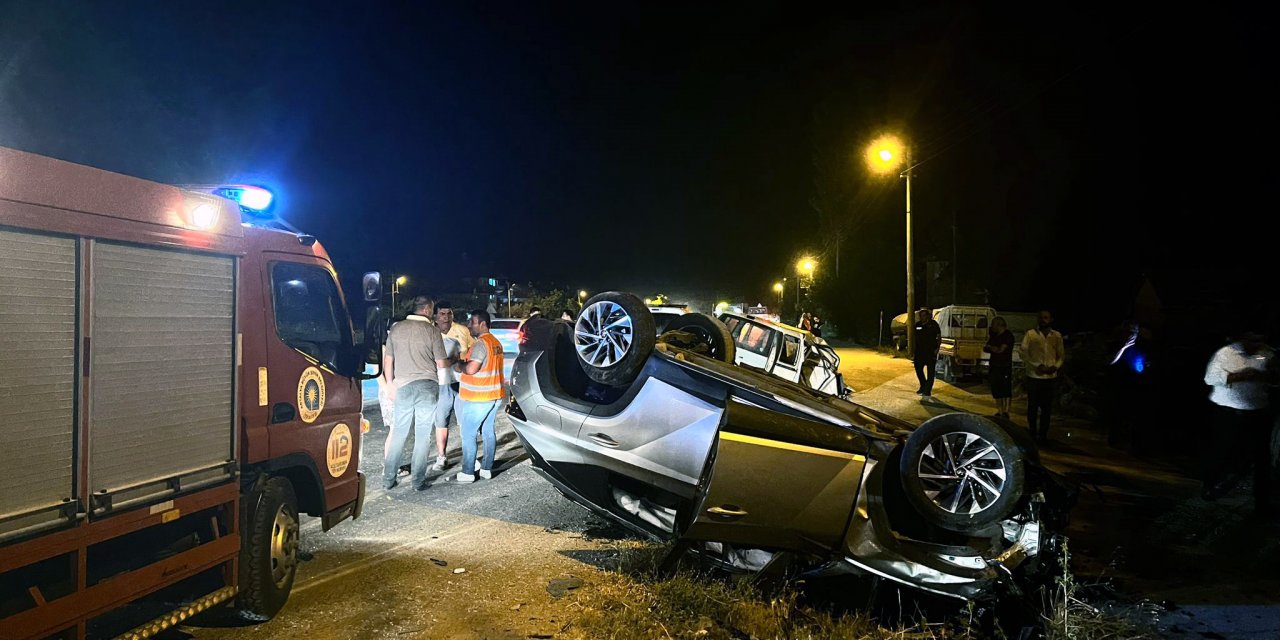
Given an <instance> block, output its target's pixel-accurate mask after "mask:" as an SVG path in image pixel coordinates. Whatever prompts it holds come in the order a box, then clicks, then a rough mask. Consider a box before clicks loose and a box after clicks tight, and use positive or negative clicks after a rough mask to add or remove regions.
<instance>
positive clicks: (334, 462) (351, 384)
mask: <svg viewBox="0 0 1280 640" xmlns="http://www.w3.org/2000/svg"><path fill="white" fill-rule="evenodd" d="M262 278H263V284H264V295H265V296H266V300H265V301H264V302H265V304H264V308H263V313H264V316H265V317H264V320H265V323H266V326H267V327H268V336H267V340H266V356H267V359H266V362H265V363H264V364H265V365H266V366H263V367H261V368H260V369H259V375H258V384H259V385H260V391H259V403H260V404H262V405H263V406H267V407H269V409H268V415H267V421H268V425H267V433H268V434H269V441H270V456H271V457H272V458H275V459H282V458H285V457H291V458H293V459H297V460H303V459H305V460H308V461H310V460H311V457H312V456H313V455H315V454H316V453H318V452H322V451H323V452H326V458H327V460H326V461H327V462H328V468H319V469H316V474H317V477H318V479H319V480H320V481H321V482H322V484H323V486H324V492H325V496H324V499H325V504H327V505H328V506H330V507H333V506H338V505H342V504H346V503H348V502H350V501H352V500H355V499H356V493H357V489H358V484H357V483H358V478H357V475H356V472H357V465H356V464H351V462H352V461H354V460H357V459H358V456H357V455H356V453H355V452H358V451H359V450H360V409H361V389H360V383H359V382H358V381H356V380H354V379H353V378H351V377H348V376H349V375H350V373H351V372H349V371H345V370H346V369H347V368H349V367H350V366H351V364H350V363H349V362H347V360H349V358H350V356H351V354H352V353H353V349H352V347H353V344H354V336H353V335H352V327H351V320H350V316H349V315H348V314H347V310H346V304H345V302H344V301H343V298H342V291H341V289H340V288H339V287H338V282H337V278H336V275H335V273H334V271H333V268H332V267H331V266H330V265H329V264H328V263H327V262H325V261H323V260H320V259H318V258H314V257H309V256H301V255H292V254H279V255H268V256H267V261H266V268H265V269H264V270H263V273H262ZM272 333H273V334H274V335H270V334H272ZM340 371H343V372H345V375H344V374H340V373H339V372H340ZM333 446H336V447H337V449H335V450H332V451H331V447H333Z"/></svg>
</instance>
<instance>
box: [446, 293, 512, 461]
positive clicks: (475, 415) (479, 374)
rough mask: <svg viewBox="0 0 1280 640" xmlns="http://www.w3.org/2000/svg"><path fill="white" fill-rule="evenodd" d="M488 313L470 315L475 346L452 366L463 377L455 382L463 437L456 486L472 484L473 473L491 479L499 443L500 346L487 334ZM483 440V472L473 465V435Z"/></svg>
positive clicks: (474, 438) (481, 310)
mask: <svg viewBox="0 0 1280 640" xmlns="http://www.w3.org/2000/svg"><path fill="white" fill-rule="evenodd" d="M490 320H491V318H490V316H489V312H487V311H484V310H483V309H476V310H475V311H472V312H471V319H469V320H468V321H467V328H468V329H470V330H471V335H473V336H475V338H476V342H475V344H473V345H472V346H471V351H470V353H468V354H467V357H466V359H464V360H462V361H461V362H459V363H458V364H456V365H454V368H455V369H457V371H458V372H459V373H461V374H462V376H461V379H460V380H459V381H458V382H459V385H458V407H457V409H456V413H457V415H458V424H459V426H461V427H462V428H461V432H462V433H461V435H462V469H461V470H460V471H459V472H458V475H457V478H456V480H457V481H458V482H475V480H476V476H475V474H474V473H473V471H479V472H480V477H481V478H486V479H487V478H491V477H493V457H494V454H495V449H497V446H498V439H497V437H496V436H495V435H494V432H493V424H494V421H495V420H497V418H498V404H499V403H500V402H501V401H502V343H501V342H498V339H497V338H495V337H493V334H491V333H489V322H490ZM477 431H479V432H480V434H481V436H482V437H483V438H484V462H483V463H482V465H484V466H483V468H479V469H477V467H478V466H480V465H477V464H476V432H477Z"/></svg>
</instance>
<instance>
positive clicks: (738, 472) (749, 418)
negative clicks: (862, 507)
mask: <svg viewBox="0 0 1280 640" xmlns="http://www.w3.org/2000/svg"><path fill="white" fill-rule="evenodd" d="M866 452H867V440H866V438H865V437H864V436H862V435H861V434H859V433H858V432H856V431H854V430H851V429H848V428H846V427H841V426H838V425H833V424H830V423H827V422H822V421H819V420H817V419H808V418H801V417H797V416H795V415H792V414H790V413H782V412H778V411H771V410H768V409H765V408H763V407H761V406H759V405H757V404H755V403H753V402H751V401H749V400H744V399H740V398H738V397H731V398H730V400H729V402H728V403H727V407H726V409H725V419H724V422H723V423H722V425H721V428H720V431H719V434H718V437H717V438H716V442H715V443H714V453H713V456H712V457H711V458H709V462H708V464H709V465H710V468H709V470H708V471H707V472H706V473H705V474H704V480H703V482H702V484H701V485H700V486H699V498H698V501H697V502H696V511H695V513H694V515H693V519H692V524H691V525H690V526H689V528H688V529H686V531H685V532H684V536H683V537H684V538H686V539H689V540H703V541H716V542H724V543H728V544H733V545H738V546H745V547H766V548H777V549H791V550H798V551H808V552H814V553H822V552H825V551H829V550H830V549H833V548H835V547H836V546H837V545H838V544H839V542H840V539H841V537H842V536H843V534H844V529H845V525H846V524H847V523H848V521H849V514H850V512H851V510H852V509H853V505H854V503H855V501H856V498H857V494H858V487H859V484H860V481H861V477H862V470H863V467H864V466H865V464H866Z"/></svg>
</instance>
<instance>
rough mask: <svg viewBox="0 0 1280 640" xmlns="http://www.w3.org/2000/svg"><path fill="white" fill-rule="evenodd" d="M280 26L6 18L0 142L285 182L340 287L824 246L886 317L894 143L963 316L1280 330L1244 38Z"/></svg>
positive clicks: (166, 17)
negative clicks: (973, 305)
mask: <svg viewBox="0 0 1280 640" xmlns="http://www.w3.org/2000/svg"><path fill="white" fill-rule="evenodd" d="M266 4H268V3H258V2H254V3H239V4H237V3H164V2H112V3H89V2H83V3H70V2H12V3H0V145H4V146H10V147H15V148H19V149H23V150H27V151H33V152H36V153H41V154H45V155H49V156H53V157H57V158H62V159H65V160H70V161H74V162H80V163H84V164H88V165H92V166H97V167H102V168H105V169H110V170H113V171H118V172H121V173H126V174H132V175H137V176H140V177H145V178H149V179H154V180H158V181H162V182H168V183H195V182H199V183H208V182H217V181H223V180H226V181H239V182H255V183H260V184H264V185H267V186H270V187H272V188H274V189H275V190H277V191H278V192H279V194H280V212H281V214H282V215H283V216H285V217H286V218H287V219H288V220H289V221H290V222H292V223H293V224H294V225H296V226H298V227H300V228H302V229H304V230H305V231H307V232H308V233H311V234H313V235H315V236H317V237H319V238H320V239H321V241H322V242H323V243H324V244H325V245H326V246H327V247H328V249H329V251H330V252H331V254H333V256H334V258H335V261H336V262H337V264H338V267H339V269H340V270H341V271H343V272H344V274H345V275H347V276H352V275H355V274H358V273H359V272H362V271H365V270H370V269H381V270H384V271H389V272H394V273H408V274H410V275H411V276H412V277H414V278H415V282H422V281H424V280H429V281H432V282H433V283H439V284H438V285H433V286H438V287H440V288H444V287H446V286H447V285H446V284H445V283H450V282H451V281H453V280H454V279H457V278H460V277H462V276H472V277H477V276H490V275H493V276H499V277H510V278H513V279H516V280H519V281H544V282H549V281H555V282H557V283H561V284H563V285H564V286H566V287H571V288H575V289H576V288H586V289H589V290H591V291H599V290H602V289H604V288H623V289H630V290H634V291H636V292H638V293H642V294H644V293H649V292H656V291H667V292H669V293H672V294H674V295H676V296H677V297H681V296H683V297H689V298H698V297H703V298H711V297H715V298H717V299H720V298H727V299H734V300H747V301H754V300H767V299H769V298H771V294H770V293H769V286H770V285H771V283H772V282H773V281H774V280H776V279H777V278H779V277H781V276H783V275H791V272H792V271H793V268H794V267H793V264H794V260H795V258H796V257H797V256H798V255H800V254H801V253H802V252H805V251H810V252H813V253H815V254H816V255H819V257H820V259H821V270H822V274H823V276H824V277H830V275H831V274H833V270H834V255H835V254H834V251H835V246H834V238H836V237H837V236H839V237H841V238H842V240H841V245H840V246H841V253H840V260H841V278H840V279H837V280H831V281H829V282H828V285H829V286H831V287H832V288H834V289H838V290H839V291H840V292H841V295H843V296H845V297H846V298H848V299H849V300H851V301H852V300H856V301H857V305H861V306H857V305H854V307H851V308H855V307H856V308H857V311H856V313H858V314H864V315H869V314H871V313H874V311H872V310H873V309H876V308H883V309H885V310H886V311H892V312H894V313H896V312H898V311H901V310H902V309H901V307H902V305H903V303H902V302H900V300H901V298H902V292H903V282H904V276H903V224H902V207H903V185H902V182H901V181H899V180H892V179H890V180H884V179H878V178H873V177H871V176H869V175H868V174H867V173H866V171H865V170H864V169H863V167H862V165H861V161H860V154H861V151H862V148H863V146H864V145H865V144H866V143H867V142H868V141H870V139H871V138H872V137H874V135H875V134H876V133H878V132H880V131H882V130H885V129H886V128H892V129H895V130H897V131H900V132H902V133H903V135H904V136H906V137H907V138H908V139H909V140H910V141H911V143H912V146H913V150H914V153H915V154H916V158H917V160H918V161H919V160H922V161H923V164H921V166H920V167H919V168H918V169H917V172H916V177H915V179H914V180H913V184H912V187H913V193H912V196H913V208H914V209H915V211H916V215H917V227H916V233H917V248H916V257H917V260H918V267H917V270H918V272H920V273H923V272H924V271H925V262H926V261H927V260H928V259H929V258H937V259H942V260H949V259H950V258H951V254H952V247H953V242H954V244H955V247H956V252H957V259H958V263H959V276H958V280H959V282H960V289H961V294H962V295H964V294H965V292H968V291H972V290H973V289H978V288H983V289H987V290H989V291H990V292H991V302H992V304H994V305H996V306H997V307H998V308H1008V309H1019V310H1034V309H1035V308H1037V307H1040V306H1050V307H1052V308H1055V309H1057V310H1058V315H1059V317H1060V318H1062V320H1063V322H1064V323H1066V324H1068V325H1074V326H1075V327H1077V328H1088V327H1093V326H1101V325H1105V324H1107V323H1110V322H1118V321H1119V320H1121V319H1122V318H1123V316H1124V315H1125V314H1126V313H1128V309H1127V306H1128V305H1130V304H1131V300H1132V296H1133V293H1134V291H1135V290H1136V287H1137V285H1138V283H1139V282H1140V281H1141V278H1142V276H1143V274H1147V275H1148V276H1151V277H1152V278H1154V279H1157V281H1158V290H1159V291H1160V293H1161V296H1162V298H1166V299H1167V300H1169V301H1171V302H1170V304H1172V301H1174V300H1179V299H1184V298H1185V299H1187V300H1190V302H1187V303H1186V304H1201V305H1203V304H1205V303H1204V302H1203V301H1204V300H1206V299H1210V298H1212V299H1214V300H1217V302H1215V303H1213V304H1222V305H1225V306H1224V307H1223V309H1224V312H1225V310H1226V309H1228V308H1229V309H1231V310H1232V311H1234V310H1236V309H1240V308H1244V307H1247V306H1249V305H1255V306H1256V304H1258V303H1259V301H1267V302H1266V304H1268V305H1271V306H1274V303H1271V302H1269V298H1270V297H1273V296H1274V289H1275V287H1274V285H1270V284H1267V283H1269V282H1270V281H1272V280H1274V272H1275V269H1274V268H1273V267H1271V265H1270V254H1271V253H1272V252H1273V251H1274V245H1275V235H1274V231H1275V229H1274V223H1273V222H1271V220H1272V219H1273V216H1272V214H1271V211H1270V210H1269V209H1268V207H1269V206H1270V203H1271V202H1272V201H1273V200H1274V197H1273V196H1272V195H1271V194H1270V192H1269V187H1270V186H1271V185H1272V184H1273V183H1274V180H1272V179H1271V178H1270V173H1272V170H1273V167H1274V161H1270V160H1269V156H1270V149H1269V147H1270V140H1271V139H1273V138H1274V136H1273V135H1271V134H1270V133H1268V132H1270V131H1273V129H1274V126H1273V125H1271V124H1270V120H1271V118H1272V117H1274V114H1273V113H1271V111H1272V110H1271V107H1270V106H1269V105H1268V104H1267V102H1266V101H1265V100H1264V98H1265V96H1267V95H1268V94H1269V93H1270V90H1269V88H1268V85H1269V84H1274V79H1273V78H1274V73H1272V72H1270V71H1269V70H1267V69H1264V67H1263V64H1264V63H1265V60H1266V59H1267V58H1268V56H1265V55H1263V51H1264V49H1263V47H1264V45H1265V44H1266V40H1265V38H1266V37H1267V36H1266V35H1265V31H1264V25H1262V24H1261V22H1259V21H1257V20H1251V18H1250V17H1249V16H1236V17H1233V16H1225V15H1217V14H1209V13H1205V12H1204V11H1203V10H1201V12H1200V13H1196V14H1187V15H1173V14H1168V15H1163V14H1153V13H1151V12H1142V13H1139V12H1137V11H1133V12H1131V13H1126V12H1127V11H1130V10H1128V9H1125V8H1123V7H1121V6H1120V5H1119V4H1115V5H1114V6H1110V7H1107V8H1106V9H1105V10H1090V9H1081V8H1078V7H1076V6H1075V5H1060V6H1061V8H1059V9H1045V8H1037V9H1035V10H1034V12H1032V11H1031V10H1029V9H1028V7H1030V6H1031V5H1025V4H1024V5H1019V6H1018V8H1017V9H1016V10H1013V11H1007V10H997V9H991V8H988V9H975V8H970V7H942V6H934V5H915V4H910V5H908V4H895V3H887V4H883V5H873V4H872V3H858V4H859V5H863V6H860V7H859V8H858V9H857V10H856V11H854V12H851V13H842V14H830V13H825V12H824V11H820V10H818V9H817V8H804V7H798V6H795V5H788V6H786V7H784V6H782V5H759V6H753V7H747V6H745V5H741V4H737V3H735V4H731V5H720V6H710V5H706V6H698V7H689V6H681V5H665V6H660V5H656V4H649V3H644V4H641V3H632V4H613V5H608V6H606V5H604V4H599V3H591V4H579V5H568V4H552V5H543V4H542V3H516V4H510V5H507V4H500V3H450V4H432V3H349V4H345V5H332V6H325V5H324V4H323V3H272V6H262V5H266ZM463 5H465V6H463ZM815 7H816V5H815ZM1068 7H1069V10H1068ZM817 209H822V210H823V211H824V213H823V214H822V215H820V214H819V213H818V211H817ZM953 220H954V222H955V229H954V235H953V228H952V223H953ZM1239 242H1243V243H1244V244H1245V245H1246V247H1245V248H1244V249H1243V250H1237V249H1236V248H1235V246H1234V244H1236V243H1239ZM1224 278H1225V280H1224ZM1224 283H1225V284H1224ZM926 286H927V285H926ZM1250 287H1252V289H1250ZM1206 291H1208V292H1210V293H1209V294H1206V293H1205V292H1206ZM1210 294H1211V295H1210ZM851 304H852V303H851ZM895 305H896V306H895Z"/></svg>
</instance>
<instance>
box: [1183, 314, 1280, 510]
mask: <svg viewBox="0 0 1280 640" xmlns="http://www.w3.org/2000/svg"><path fill="white" fill-rule="evenodd" d="M1274 360H1275V353H1274V352H1273V351H1272V350H1271V347H1268V346H1267V344H1266V342H1265V338H1264V337H1263V336H1262V335H1261V334H1258V333H1254V332H1245V333H1243V334H1241V335H1240V339H1239V340H1237V341H1236V342H1233V343H1231V344H1229V345H1227V346H1225V347H1223V348H1221V349H1218V351H1217V353H1215V354H1213V358H1212V359H1210V360H1209V366H1208V367H1206V368H1205V372H1204V382H1205V384H1207V385H1209V386H1211V387H1212V388H1213V390H1212V391H1211V392H1210V393H1209V402H1212V403H1213V405H1214V407H1213V409H1214V421H1213V437H1212V439H1211V443H1210V451H1209V456H1208V461H1207V464H1206V465H1205V476H1204V488H1203V493H1202V494H1201V496H1202V497H1203V498H1204V499H1206V500H1213V499H1216V498H1218V497H1219V496H1221V495H1223V494H1225V493H1226V492H1227V491H1229V490H1230V489H1231V487H1232V485H1233V484H1234V482H1233V480H1232V479H1231V478H1230V476H1231V475H1232V474H1230V473H1228V471H1229V470H1230V467H1232V466H1239V465H1236V464H1234V463H1235V462H1237V461H1243V462H1252V463H1253V501H1254V509H1255V510H1256V511H1257V512H1258V513H1259V514H1261V515H1266V514H1268V513H1269V512H1270V511H1271V411H1270V409H1271V383H1272V381H1274V379H1275V375H1274V374H1275V371H1274V368H1273V362H1274Z"/></svg>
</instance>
